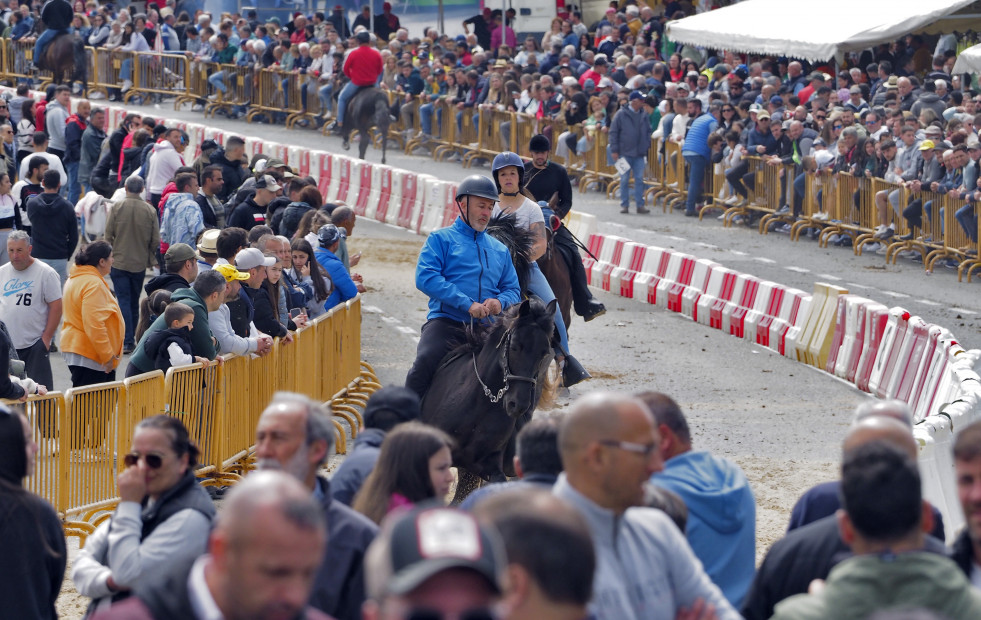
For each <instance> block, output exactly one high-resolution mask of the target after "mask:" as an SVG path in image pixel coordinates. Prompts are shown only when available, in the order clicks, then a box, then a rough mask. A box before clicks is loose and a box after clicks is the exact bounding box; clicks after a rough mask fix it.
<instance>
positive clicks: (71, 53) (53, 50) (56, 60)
mask: <svg viewBox="0 0 981 620" xmlns="http://www.w3.org/2000/svg"><path fill="white" fill-rule="evenodd" d="M88 64H89V61H88V57H87V55H86V53H85V47H84V46H83V44H82V40H81V39H80V38H79V37H77V36H75V35H74V34H71V33H65V34H59V35H58V36H56V37H55V38H54V39H53V40H52V41H51V43H49V44H48V47H47V48H45V50H44V52H42V54H41V66H42V67H43V68H44V69H46V70H48V71H50V72H51V80H52V82H53V83H54V84H66V85H68V86H71V85H72V83H74V82H76V81H78V82H81V83H82V92H83V93H84V92H85V91H87V90H88V87H89V84H88V74H87V71H86V67H87V66H88Z"/></svg>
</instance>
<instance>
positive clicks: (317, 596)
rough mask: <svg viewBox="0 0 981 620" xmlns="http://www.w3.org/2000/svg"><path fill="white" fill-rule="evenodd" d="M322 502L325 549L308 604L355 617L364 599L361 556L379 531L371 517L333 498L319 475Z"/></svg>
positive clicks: (346, 618) (342, 617)
mask: <svg viewBox="0 0 981 620" xmlns="http://www.w3.org/2000/svg"><path fill="white" fill-rule="evenodd" d="M317 485H318V486H319V487H320V489H319V490H320V492H321V493H322V497H321V496H318V499H320V503H321V506H323V509H324V516H325V517H326V518H327V553H326V554H325V555H324V563H323V564H321V566H320V570H318V571H317V577H316V580H315V581H314V586H313V593H312V594H311V595H310V605H311V606H312V607H316V608H317V609H320V610H321V611H323V612H324V613H326V614H328V615H330V616H333V617H334V618H337V620H358V619H359V618H361V605H362V603H364V600H365V591H364V565H363V563H364V556H365V552H366V551H367V550H368V545H370V544H371V541H373V540H374V539H375V536H376V535H377V534H378V526H376V525H375V524H374V523H373V522H372V521H371V520H369V519H368V518H367V517H365V516H364V515H362V514H361V513H358V512H355V511H354V510H352V509H350V508H348V507H347V506H345V505H344V504H342V503H340V502H337V501H333V499H332V498H331V494H330V483H329V482H328V481H327V479H326V478H323V477H318V478H317Z"/></svg>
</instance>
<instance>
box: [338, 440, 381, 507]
mask: <svg viewBox="0 0 981 620" xmlns="http://www.w3.org/2000/svg"><path fill="white" fill-rule="evenodd" d="M384 440H385V431H383V430H381V429H378V428H366V429H364V430H363V431H361V433H359V434H358V438H357V439H355V440H354V447H352V448H351V453H350V454H348V455H347V457H345V458H344V460H343V461H342V462H341V465H340V467H338V468H337V471H336V472H334V476H333V477H332V478H331V479H330V492H331V495H333V496H334V499H335V500H337V501H339V502H340V503H342V504H345V505H347V506H350V505H351V504H352V503H353V502H354V496H355V495H357V494H358V491H360V490H361V485H362V484H364V480H365V478H367V477H368V474H370V473H371V470H372V469H374V468H375V463H376V462H377V461H378V453H379V452H380V451H381V444H382V441H384Z"/></svg>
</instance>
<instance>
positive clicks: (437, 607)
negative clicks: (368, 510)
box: [362, 505, 507, 620]
mask: <svg viewBox="0 0 981 620" xmlns="http://www.w3.org/2000/svg"><path fill="white" fill-rule="evenodd" d="M365 563H366V569H365V585H366V587H367V590H368V601H367V602H366V603H365V604H364V608H363V615H362V617H363V618H364V619H365V620H397V619H399V620H401V619H405V620H496V619H498V618H501V617H502V611H503V610H502V609H500V597H501V593H502V591H503V583H504V572H505V569H506V568H507V566H506V563H507V561H506V559H505V552H504V546H503V543H502V542H501V539H500V536H499V535H498V533H497V531H496V530H494V529H493V528H491V527H488V526H484V525H481V524H479V523H478V522H477V520H476V519H475V518H474V517H473V516H472V515H470V514H468V513H466V512H463V511H461V510H457V509H454V508H445V507H443V506H432V505H431V506H425V505H423V506H420V507H417V508H415V509H414V510H412V511H411V512H408V513H404V514H403V515H402V516H400V517H395V518H390V519H388V520H387V521H385V522H384V524H383V527H382V532H381V534H379V536H378V538H376V539H375V542H373V543H372V545H371V547H370V548H369V549H368V555H367V556H366V557H365Z"/></svg>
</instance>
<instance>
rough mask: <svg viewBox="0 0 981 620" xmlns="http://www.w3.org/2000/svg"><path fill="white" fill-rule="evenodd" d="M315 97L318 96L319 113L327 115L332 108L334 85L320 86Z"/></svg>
mask: <svg viewBox="0 0 981 620" xmlns="http://www.w3.org/2000/svg"><path fill="white" fill-rule="evenodd" d="M317 97H319V98H320V115H321V116H327V114H329V113H330V112H331V110H333V109H334V87H333V86H332V85H331V84H325V85H324V86H321V87H320V89H319V90H317Z"/></svg>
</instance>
